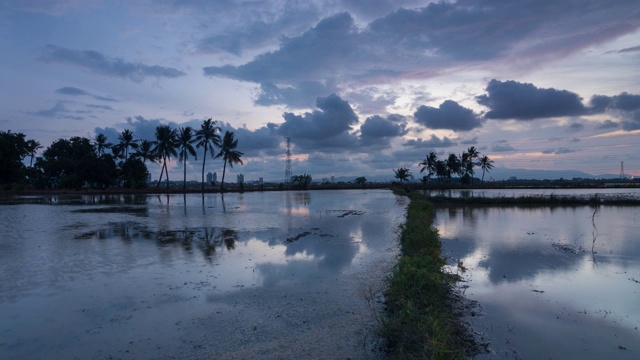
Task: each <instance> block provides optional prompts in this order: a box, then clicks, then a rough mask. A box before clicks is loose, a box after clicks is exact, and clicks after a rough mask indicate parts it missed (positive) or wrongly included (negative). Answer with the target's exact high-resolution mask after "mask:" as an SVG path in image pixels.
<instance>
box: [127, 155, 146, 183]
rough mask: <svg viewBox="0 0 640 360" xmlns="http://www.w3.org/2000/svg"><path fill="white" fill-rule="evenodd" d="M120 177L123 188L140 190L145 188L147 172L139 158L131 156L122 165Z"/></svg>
mask: <svg viewBox="0 0 640 360" xmlns="http://www.w3.org/2000/svg"><path fill="white" fill-rule="evenodd" d="M120 177H121V180H122V183H123V185H124V187H126V188H135V189H142V188H144V187H145V186H147V179H148V178H149V171H148V170H147V165H145V163H144V161H143V160H141V158H139V157H133V156H132V157H131V158H129V159H128V160H125V161H124V163H123V164H122V167H121V169H120Z"/></svg>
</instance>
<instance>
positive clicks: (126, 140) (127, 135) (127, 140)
mask: <svg viewBox="0 0 640 360" xmlns="http://www.w3.org/2000/svg"><path fill="white" fill-rule="evenodd" d="M118 140H120V144H122V147H123V148H124V159H125V160H129V148H130V147H131V148H133V149H137V148H138V143H137V140H134V139H133V131H131V130H129V129H124V130H122V133H121V134H120V135H119V136H118Z"/></svg>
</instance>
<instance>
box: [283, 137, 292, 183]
mask: <svg viewBox="0 0 640 360" xmlns="http://www.w3.org/2000/svg"><path fill="white" fill-rule="evenodd" d="M285 139H286V140H287V163H286V165H285V167H284V183H285V184H288V183H290V182H291V176H292V174H291V138H290V137H287V138H285Z"/></svg>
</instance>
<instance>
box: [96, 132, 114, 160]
mask: <svg viewBox="0 0 640 360" xmlns="http://www.w3.org/2000/svg"><path fill="white" fill-rule="evenodd" d="M95 146H96V151H97V152H98V156H102V154H104V150H105V149H109V148H111V146H112V144H110V143H108V142H107V137H106V136H105V135H104V134H98V135H96V139H95Z"/></svg>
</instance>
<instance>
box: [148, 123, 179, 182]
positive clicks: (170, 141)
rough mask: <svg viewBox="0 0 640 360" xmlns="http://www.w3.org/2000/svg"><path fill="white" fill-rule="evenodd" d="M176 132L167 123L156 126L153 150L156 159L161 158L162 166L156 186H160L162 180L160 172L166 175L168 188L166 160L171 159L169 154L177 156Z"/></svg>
mask: <svg viewBox="0 0 640 360" xmlns="http://www.w3.org/2000/svg"><path fill="white" fill-rule="evenodd" d="M177 137H178V134H177V132H176V130H175V129H171V127H169V125H160V126H157V127H156V146H155V147H154V148H153V152H154V153H155V154H156V156H157V157H158V159H162V168H161V169H160V178H159V179H158V184H157V185H156V187H158V186H160V181H162V172H163V171H164V172H166V175H167V189H168V188H169V170H168V169H167V160H171V155H173V156H178V152H177V151H176V148H177V147H178V144H177Z"/></svg>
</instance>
